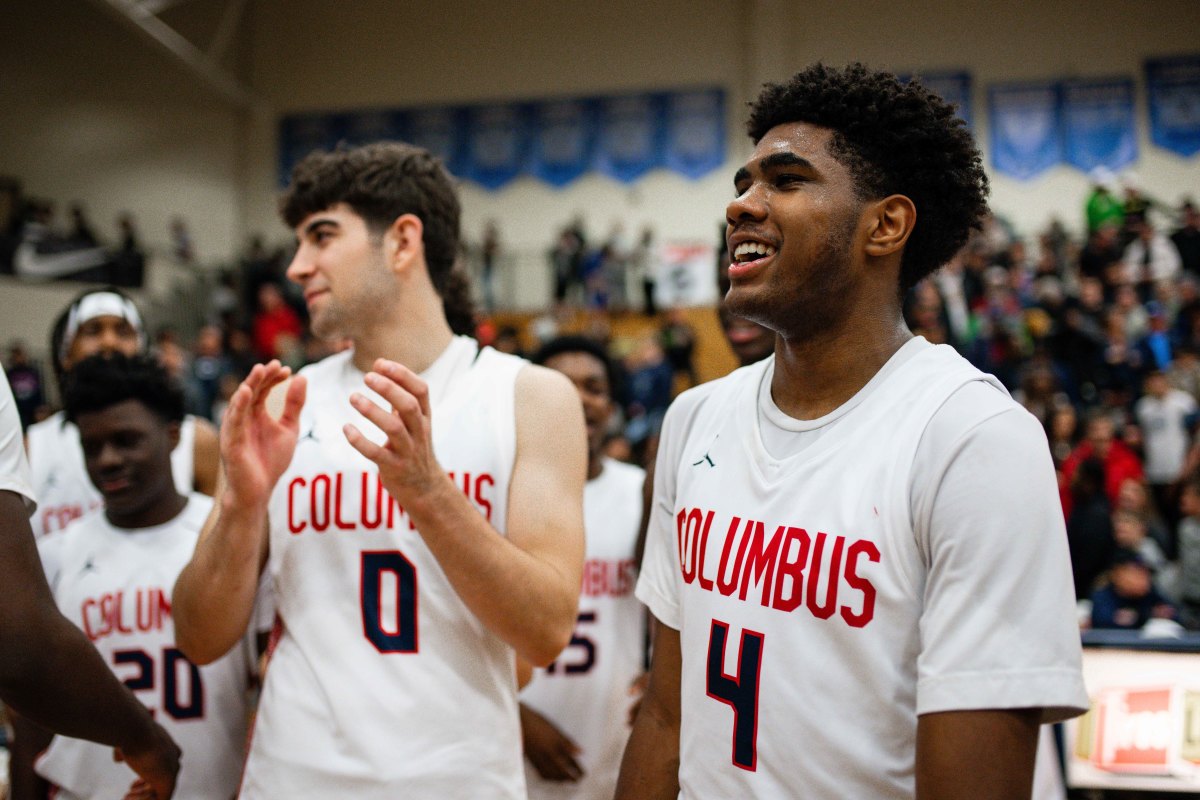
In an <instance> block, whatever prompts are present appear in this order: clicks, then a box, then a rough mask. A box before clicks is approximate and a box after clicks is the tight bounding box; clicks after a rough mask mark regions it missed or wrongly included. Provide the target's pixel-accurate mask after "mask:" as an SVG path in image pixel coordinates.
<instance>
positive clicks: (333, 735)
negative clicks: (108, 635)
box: [173, 143, 587, 800]
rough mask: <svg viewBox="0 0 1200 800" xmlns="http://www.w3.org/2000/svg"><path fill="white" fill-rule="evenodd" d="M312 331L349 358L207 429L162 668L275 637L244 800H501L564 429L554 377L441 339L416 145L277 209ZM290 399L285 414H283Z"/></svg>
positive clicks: (553, 633)
mask: <svg viewBox="0 0 1200 800" xmlns="http://www.w3.org/2000/svg"><path fill="white" fill-rule="evenodd" d="M282 209H283V214H284V219H285V220H286V222H287V223H288V225H290V226H291V227H292V229H293V230H294V231H295V234H296V238H297V241H298V248H297V250H296V255H295V257H294V258H293V260H292V263H291V266H289V267H288V277H289V278H290V279H291V280H293V281H295V282H296V283H298V284H299V285H300V286H301V287H302V288H303V290H304V297H305V300H306V301H307V303H308V310H309V315H310V317H311V320H312V328H313V331H314V332H315V333H316V334H317V335H318V336H322V337H334V336H338V337H348V338H349V339H350V340H351V341H352V342H353V349H352V350H349V351H347V352H345V353H339V354H338V355H335V356H331V357H329V358H327V359H325V360H323V361H320V362H318V363H316V364H313V365H311V366H308V367H305V368H304V369H303V370H302V371H301V372H300V374H299V375H297V376H296V378H294V379H293V380H291V382H290V383H289V384H288V387H287V389H286V390H283V393H284V395H285V397H284V400H283V402H282V404H281V405H282V406H283V408H282V412H281V413H280V415H279V416H277V417H276V416H274V415H272V414H271V413H269V412H268V406H267V401H266V398H267V395H268V392H270V390H271V389H272V388H273V387H274V386H276V385H281V384H282V383H283V382H284V381H285V380H286V379H287V377H288V371H287V370H286V369H285V368H283V367H281V366H280V365H279V363H278V362H271V363H270V364H268V365H266V366H263V365H258V366H256V367H255V368H254V369H253V370H252V371H251V373H250V376H249V377H248V378H247V379H246V381H245V382H244V383H243V384H242V385H241V386H240V387H239V388H238V390H237V392H236V393H235V394H234V396H233V398H232V399H231V400H230V403H229V408H228V410H227V411H226V416H225V420H224V422H223V424H222V426H221V457H222V464H223V466H224V469H225V476H226V479H227V480H226V483H225V486H224V489H223V491H222V492H221V493H220V494H219V495H218V498H217V502H216V511H215V513H214V515H213V516H212V517H211V518H210V519H209V522H208V523H207V525H206V527H205V529H204V531H203V533H202V534H201V538H200V541H199V543H198V545H197V547H196V552H195V555H194V557H193V558H192V561H191V563H190V564H189V565H188V566H187V568H186V569H185V570H184V571H183V574H182V575H181V576H180V578H179V582H178V583H177V584H176V586H175V594H174V600H175V602H174V605H173V611H174V614H175V620H176V633H177V635H178V639H179V647H180V649H182V650H183V651H184V652H185V653H186V654H187V655H188V656H189V657H190V658H191V659H192V660H193V661H196V662H197V663H207V662H209V661H211V660H213V659H215V658H217V657H219V656H220V655H221V654H223V653H224V652H225V651H226V650H228V649H229V647H230V646H231V645H232V644H234V643H235V642H236V641H237V640H238V638H239V637H240V636H241V635H242V631H244V630H245V627H246V622H247V620H248V618H249V616H250V611H251V609H252V607H253V603H254V596H255V590H256V587H257V585H258V583H259V579H260V575H261V574H262V573H263V571H264V570H265V571H266V573H267V575H268V576H269V578H270V580H271V582H272V583H273V586H274V595H275V598H276V600H277V608H278V613H279V618H280V622H281V635H280V637H279V640H278V645H277V647H276V648H275V650H274V652H273V654H272V656H271V661H270V666H269V668H268V669H267V674H266V680H265V684H264V686H263V693H262V701H261V704H260V706H259V713H258V717H257V719H256V721H255V730H254V735H253V740H252V743H251V746H250V754H249V757H248V760H247V764H246V772H245V777H244V780H243V783H242V787H241V794H240V796H241V797H242V798H246V799H248V798H279V797H331V798H332V797H354V798H363V800H369V799H371V798H374V799H376V800H384V799H385V798H395V797H438V798H447V799H448V800H454V799H456V798H457V799H461V800H474V798H483V797H486V798H497V799H498V798H524V797H525V785H524V770H523V767H522V763H521V731H520V724H519V719H518V709H517V696H516V680H515V660H516V657H520V658H522V659H524V660H525V661H527V662H529V663H532V664H534V665H538V666H545V665H547V664H549V663H550V662H552V661H553V660H554V659H555V657H556V656H557V655H558V654H559V652H560V651H561V650H562V649H563V647H564V646H565V645H566V644H567V642H568V641H569V640H570V638H571V635H572V631H573V629H574V626H575V614H576V607H577V605H578V603H579V590H580V584H581V580H582V571H583V553H584V547H583V544H584V543H583V484H584V479H585V475H586V472H587V452H586V447H585V435H584V423H583V412H582V410H581V408H580V403H579V397H578V395H577V394H576V392H575V390H574V389H573V388H572V386H571V383H570V381H568V380H567V378H565V377H564V376H563V375H561V374H559V373H557V372H554V371H552V370H549V369H546V368H544V367H539V366H535V365H533V364H530V363H528V362H526V361H523V360H521V359H519V358H516V357H514V356H509V355H505V354H503V353H498V352H496V351H494V350H492V349H491V348H487V347H480V346H479V345H478V343H477V342H476V341H475V340H474V339H471V338H468V337H465V336H455V335H454V327H455V325H456V324H458V322H461V320H458V321H457V322H456V314H455V309H456V308H459V307H460V305H459V304H456V303H455V302H454V297H455V291H456V284H455V282H454V280H453V278H454V276H455V272H454V269H453V268H454V263H455V260H456V258H457V255H458V247H459V241H460V231H459V216H460V214H459V204H458V198H457V197H456V196H455V192H454V184H453V183H452V181H451V178H450V176H449V175H448V174H447V173H446V171H445V170H444V168H443V167H442V165H441V162H439V161H438V160H437V159H436V158H434V157H433V156H432V155H430V154H429V153H428V152H427V151H425V150H422V149H421V148H417V147H412V146H409V145H403V144H398V143H380V144H373V145H366V146H363V147H358V148H353V149H346V150H338V151H335V152H333V153H315V154H313V155H310V156H309V157H308V158H306V159H305V160H304V161H302V162H301V163H300V164H299V165H297V167H296V169H295V170H294V172H293V175H292V184H291V186H290V187H289V189H288V192H287V194H286V196H285V197H284V200H283V204H282ZM306 398H307V402H306Z"/></svg>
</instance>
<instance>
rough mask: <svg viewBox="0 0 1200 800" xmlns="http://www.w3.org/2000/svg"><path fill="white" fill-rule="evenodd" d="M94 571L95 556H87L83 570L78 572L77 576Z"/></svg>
mask: <svg viewBox="0 0 1200 800" xmlns="http://www.w3.org/2000/svg"><path fill="white" fill-rule="evenodd" d="M95 571H96V560H95V556H88V557H87V561H85V562H83V569H81V570H79V574H80V575H82V574H83V573H85V572H95Z"/></svg>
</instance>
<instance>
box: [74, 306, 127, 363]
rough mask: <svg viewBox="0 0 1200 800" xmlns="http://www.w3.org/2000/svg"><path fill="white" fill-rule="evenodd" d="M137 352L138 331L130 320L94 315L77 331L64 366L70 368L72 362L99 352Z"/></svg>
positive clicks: (125, 353) (124, 353)
mask: <svg viewBox="0 0 1200 800" xmlns="http://www.w3.org/2000/svg"><path fill="white" fill-rule="evenodd" d="M137 352H138V332H137V329H135V328H134V327H133V325H132V324H131V323H130V322H129V320H127V319H125V318H124V317H117V316H110V315H105V316H100V317H93V318H92V319H89V320H87V321H86V322H84V323H83V324H82V325H80V326H79V330H78V331H76V332H75V338H74V339H72V340H71V346H70V347H68V348H67V357H66V358H65V359H63V366H64V367H65V368H67V369H70V368H71V365H72V364H75V363H77V362H79V361H80V360H82V359H85V358H87V357H88V356H94V355H96V354H97V353H105V354H111V353H121V354H122V355H126V356H134V355H136V354H137Z"/></svg>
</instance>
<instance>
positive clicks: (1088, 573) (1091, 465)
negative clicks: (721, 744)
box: [1067, 458, 1114, 600]
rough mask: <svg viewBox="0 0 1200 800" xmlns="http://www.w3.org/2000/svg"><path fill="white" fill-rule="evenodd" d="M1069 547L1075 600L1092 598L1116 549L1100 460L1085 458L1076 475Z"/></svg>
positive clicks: (1072, 487)
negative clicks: (1099, 579) (1097, 580)
mask: <svg viewBox="0 0 1200 800" xmlns="http://www.w3.org/2000/svg"><path fill="white" fill-rule="evenodd" d="M1067 546H1068V547H1069V548H1070V551H1071V572H1072V576H1073V577H1074V579H1075V597H1076V599H1080V600H1082V599H1084V598H1088V597H1091V595H1092V591H1093V589H1094V587H1095V584H1096V579H1097V578H1099V577H1100V575H1102V574H1104V570H1106V569H1108V565H1109V563H1110V562H1111V560H1112V555H1113V550H1114V544H1113V530H1112V506H1111V505H1110V504H1109V502H1108V497H1107V496H1106V495H1105V494H1104V465H1103V464H1101V463H1100V461H1099V460H1098V459H1095V458H1088V459H1084V460H1083V462H1081V463H1080V465H1079V468H1078V469H1077V470H1076V471H1075V474H1074V475H1073V478H1072V481H1071V507H1070V509H1069V510H1068V515H1067Z"/></svg>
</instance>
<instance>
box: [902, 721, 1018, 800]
mask: <svg viewBox="0 0 1200 800" xmlns="http://www.w3.org/2000/svg"><path fill="white" fill-rule="evenodd" d="M1038 716H1039V714H1038V711H1037V710H1036V709H1012V710H999V709H997V710H981V711H947V712H943V713H939V714H924V715H922V716H921V717H919V718H918V721H917V770H916V772H917V776H916V777H917V794H916V798H917V800H957V798H962V797H970V798H972V800H1020V798H1028V797H1029V796H1030V792H1031V791H1032V789H1033V762H1034V756H1035V751H1036V749H1037V735H1038Z"/></svg>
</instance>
